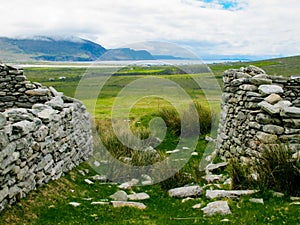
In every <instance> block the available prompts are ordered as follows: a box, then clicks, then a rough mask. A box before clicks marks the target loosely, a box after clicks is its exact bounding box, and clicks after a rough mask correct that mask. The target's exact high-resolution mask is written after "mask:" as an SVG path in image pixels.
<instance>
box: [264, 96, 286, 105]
mask: <svg viewBox="0 0 300 225" xmlns="http://www.w3.org/2000/svg"><path fill="white" fill-rule="evenodd" d="M264 100H265V101H266V102H268V103H270V104H271V105H274V104H276V103H277V102H279V101H281V100H282V98H281V97H280V95H278V94H271V95H269V96H268V97H266V98H265V99H264Z"/></svg>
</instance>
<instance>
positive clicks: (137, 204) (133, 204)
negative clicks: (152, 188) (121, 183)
mask: <svg viewBox="0 0 300 225" xmlns="http://www.w3.org/2000/svg"><path fill="white" fill-rule="evenodd" d="M111 203H112V205H113V207H114V208H118V207H133V208H137V209H142V210H143V209H146V206H145V205H144V204H143V203H140V202H124V201H111Z"/></svg>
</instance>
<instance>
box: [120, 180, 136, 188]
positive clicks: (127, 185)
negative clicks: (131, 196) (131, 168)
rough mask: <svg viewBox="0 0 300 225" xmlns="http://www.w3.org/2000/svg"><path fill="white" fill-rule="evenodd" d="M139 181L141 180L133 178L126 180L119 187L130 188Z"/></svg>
mask: <svg viewBox="0 0 300 225" xmlns="http://www.w3.org/2000/svg"><path fill="white" fill-rule="evenodd" d="M138 183H139V180H137V179H132V180H131V181H128V182H125V183H123V184H120V185H119V186H118V188H120V189H130V188H131V187H132V186H135V185H137V184H138Z"/></svg>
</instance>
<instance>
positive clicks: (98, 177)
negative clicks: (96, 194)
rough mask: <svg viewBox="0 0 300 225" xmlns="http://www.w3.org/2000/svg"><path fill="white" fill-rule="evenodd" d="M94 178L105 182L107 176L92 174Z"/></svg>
mask: <svg viewBox="0 0 300 225" xmlns="http://www.w3.org/2000/svg"><path fill="white" fill-rule="evenodd" d="M91 178H92V180H94V181H100V182H105V181H107V177H106V176H105V175H98V174H97V175H95V176H92V177H91Z"/></svg>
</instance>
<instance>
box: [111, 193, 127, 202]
mask: <svg viewBox="0 0 300 225" xmlns="http://www.w3.org/2000/svg"><path fill="white" fill-rule="evenodd" d="M109 197H110V198H111V199H113V200H115V201H127V199H128V196H127V193H126V192H125V191H117V192H116V193H114V194H113V195H111V196H109Z"/></svg>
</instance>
